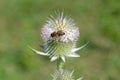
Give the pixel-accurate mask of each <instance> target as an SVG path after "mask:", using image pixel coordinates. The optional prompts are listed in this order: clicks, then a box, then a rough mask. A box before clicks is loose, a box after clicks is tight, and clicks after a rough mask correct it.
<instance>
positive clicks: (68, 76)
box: [53, 69, 82, 80]
mask: <svg viewBox="0 0 120 80" xmlns="http://www.w3.org/2000/svg"><path fill="white" fill-rule="evenodd" d="M53 80H75V79H74V77H73V71H69V70H63V69H62V70H57V71H56V72H55V74H54V75H53ZM77 80H82V77H80V78H79V79H77Z"/></svg>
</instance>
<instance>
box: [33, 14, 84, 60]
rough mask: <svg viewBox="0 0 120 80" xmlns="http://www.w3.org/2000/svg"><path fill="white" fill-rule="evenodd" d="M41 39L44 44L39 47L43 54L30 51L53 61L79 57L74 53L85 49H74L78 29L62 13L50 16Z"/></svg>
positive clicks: (43, 28) (42, 31)
mask: <svg viewBox="0 0 120 80" xmlns="http://www.w3.org/2000/svg"><path fill="white" fill-rule="evenodd" d="M41 37H42V39H43V41H44V44H43V45H42V46H41V47H42V48H43V49H44V52H40V51H37V50H35V49H32V50H33V51H34V52H36V53H38V54H41V55H46V56H49V57H50V58H51V61H54V60H56V59H58V58H61V59H62V60H63V61H64V62H65V57H80V55H78V54H76V53H75V52H76V51H78V50H80V49H81V48H83V47H85V46H86V44H85V45H83V46H81V47H79V48H76V41H77V39H78V37H79V29H78V27H77V26H76V25H75V23H74V21H73V20H72V19H71V18H67V17H64V15H63V13H61V14H57V15H56V17H53V16H51V17H50V18H49V19H48V20H47V22H46V23H45V25H44V26H43V27H42V29H41Z"/></svg>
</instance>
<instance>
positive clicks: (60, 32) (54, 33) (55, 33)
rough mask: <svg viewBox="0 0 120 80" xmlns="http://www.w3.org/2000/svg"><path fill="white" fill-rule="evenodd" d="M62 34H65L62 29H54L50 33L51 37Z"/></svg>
mask: <svg viewBox="0 0 120 80" xmlns="http://www.w3.org/2000/svg"><path fill="white" fill-rule="evenodd" d="M63 35H65V33H64V32H63V31H62V30H59V31H57V32H56V31H55V32H53V33H51V37H60V36H63Z"/></svg>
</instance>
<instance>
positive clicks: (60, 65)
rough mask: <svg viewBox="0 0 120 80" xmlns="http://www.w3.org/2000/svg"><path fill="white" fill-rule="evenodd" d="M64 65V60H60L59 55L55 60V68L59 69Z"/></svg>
mask: <svg viewBox="0 0 120 80" xmlns="http://www.w3.org/2000/svg"><path fill="white" fill-rule="evenodd" d="M63 66H64V62H63V61H62V59H61V58H60V57H59V58H58V60H57V70H61V69H63Z"/></svg>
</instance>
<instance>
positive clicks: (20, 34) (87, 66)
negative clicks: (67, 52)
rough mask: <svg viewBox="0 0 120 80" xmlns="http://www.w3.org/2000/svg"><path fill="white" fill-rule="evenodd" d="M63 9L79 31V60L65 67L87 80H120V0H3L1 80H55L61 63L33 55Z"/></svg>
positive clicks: (69, 60)
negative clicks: (43, 30) (51, 20)
mask: <svg viewBox="0 0 120 80" xmlns="http://www.w3.org/2000/svg"><path fill="white" fill-rule="evenodd" d="M56 10H64V13H65V15H67V16H70V17H71V18H73V19H74V20H75V23H76V25H77V26H78V27H79V28H80V33H81V34H80V37H79V40H78V42H77V46H81V45H83V44H85V43H86V42H87V41H90V43H89V44H88V46H87V47H85V48H84V49H82V50H81V51H78V54H80V55H81V57H80V58H67V62H66V64H65V68H66V69H69V70H74V77H75V78H78V77H79V76H82V77H83V78H84V80H120V0H0V80H52V77H51V74H53V73H54V72H55V68H56V62H53V63H51V62H50V61H49V59H48V58H47V57H43V56H40V55H37V54H35V53H33V52H32V51H31V50H30V49H29V48H28V47H27V46H28V45H30V46H32V47H33V48H35V49H38V50H41V49H40V47H39V46H40V44H42V42H43V41H42V40H41V36H40V29H41V27H42V26H43V25H44V23H45V22H46V20H47V18H48V16H49V15H50V14H54V12H55V11H56Z"/></svg>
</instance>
